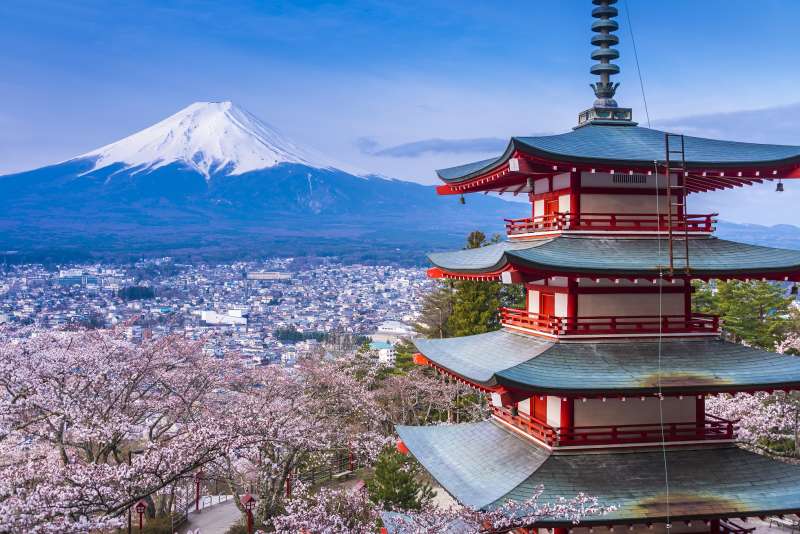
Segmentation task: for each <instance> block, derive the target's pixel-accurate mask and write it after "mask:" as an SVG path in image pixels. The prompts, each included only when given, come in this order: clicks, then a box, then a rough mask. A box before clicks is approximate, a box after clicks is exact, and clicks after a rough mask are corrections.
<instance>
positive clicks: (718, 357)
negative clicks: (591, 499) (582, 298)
mask: <svg viewBox="0 0 800 534" xmlns="http://www.w3.org/2000/svg"><path fill="white" fill-rule="evenodd" d="M415 344H416V346H417V349H418V350H419V351H420V353H421V354H422V355H424V359H423V360H422V361H418V362H417V363H423V364H426V365H430V366H432V367H434V368H436V369H437V370H440V371H443V372H446V373H448V374H450V375H452V376H455V377H457V378H460V379H462V380H464V381H466V382H467V383H469V384H471V385H473V386H474V387H477V388H478V389H483V390H484V391H486V390H487V389H488V390H490V391H492V392H497V393H502V392H507V393H509V394H510V395H511V397H510V398H509V400H516V401H519V400H523V399H525V398H527V397H529V396H531V395H532V394H544V395H554V396H561V397H624V396H628V397H636V396H642V395H653V394H656V393H658V392H659V383H660V384H661V387H660V391H661V392H663V393H665V394H668V395H683V394H685V395H691V394H715V393H734V392H754V391H767V392H771V391H775V390H786V391H790V390H798V389H800V357H796V356H788V355H781V354H775V353H771V352H766V351H763V350H759V349H754V348H751V347H745V346H743V345H738V344H734V343H729V342H725V341H722V340H720V339H717V338H714V339H705V340H687V339H684V340H681V339H671V340H665V341H663V342H662V343H661V344H660V346H659V343H658V342H656V341H653V340H650V341H642V340H639V341H635V340H632V341H623V342H620V341H609V342H580V343H556V342H553V341H548V340H544V339H542V338H536V337H531V336H526V335H523V334H517V333H513V332H510V331H508V330H497V331H494V332H488V333H485V334H478V335H473V336H464V337H457V338H446V339H427V340H426V339H419V340H416V341H415ZM659 350H660V351H661V356H662V369H661V372H660V373H659V372H658V368H657V366H656V365H655V362H656V361H657V358H658V351H659Z"/></svg>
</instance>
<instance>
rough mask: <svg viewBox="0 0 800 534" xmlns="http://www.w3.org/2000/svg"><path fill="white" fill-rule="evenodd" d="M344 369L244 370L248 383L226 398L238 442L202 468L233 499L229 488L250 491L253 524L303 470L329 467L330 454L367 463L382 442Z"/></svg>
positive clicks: (275, 508) (362, 395) (368, 400)
mask: <svg viewBox="0 0 800 534" xmlns="http://www.w3.org/2000/svg"><path fill="white" fill-rule="evenodd" d="M347 363H348V362H347V361H345V360H335V361H332V360H326V359H325V358H320V357H309V358H305V359H302V360H300V361H299V362H298V364H297V365H296V366H295V367H294V368H292V369H284V368H281V367H276V366H268V367H262V368H258V369H256V370H254V371H253V372H252V375H251V377H250V378H251V380H252V381H253V384H251V385H247V386H246V387H243V388H238V389H237V390H235V391H231V392H230V395H229V398H228V405H229V409H228V413H229V414H230V417H231V420H232V421H235V422H236V423H235V424H236V428H235V429H232V433H235V434H236V435H237V436H239V439H238V442H237V445H236V446H232V447H228V448H227V449H226V450H225V451H224V454H222V455H221V456H220V457H219V458H218V459H217V460H215V461H214V462H212V463H211V464H209V466H208V468H209V469H211V470H213V476H216V477H219V478H221V479H222V480H225V481H226V482H227V484H228V486H229V487H230V488H231V493H233V494H234V495H235V494H237V491H236V489H237V488H239V489H242V488H245V489H249V490H251V491H252V493H253V494H254V496H255V497H256V498H257V508H256V510H255V513H254V516H255V520H256V523H257V524H267V523H268V522H269V520H270V518H272V517H274V516H276V515H277V514H278V513H280V512H281V510H282V509H283V507H284V505H285V503H284V501H285V497H286V494H287V493H288V491H287V489H288V488H291V487H292V486H296V485H297V481H296V480H294V477H293V474H294V473H295V472H296V471H297V470H298V469H299V468H300V467H302V466H303V465H306V464H308V463H309V462H313V461H317V462H326V461H329V460H330V457H331V456H332V455H333V454H334V453H335V452H336V451H349V452H350V453H352V454H353V455H354V456H356V457H358V458H361V459H362V461H363V462H365V463H369V462H371V461H372V460H374V458H376V457H377V454H378V453H379V451H380V449H381V448H382V447H383V446H384V445H385V444H386V443H387V440H388V437H386V436H384V435H382V434H381V433H380V432H379V431H378V430H379V428H380V423H381V421H382V414H381V412H380V411H379V410H378V409H377V408H376V405H375V402H374V400H373V397H372V392H371V391H370V390H369V389H368V388H367V387H366V386H365V384H364V383H363V382H361V381H359V380H357V379H356V378H355V377H354V376H353V375H352V374H351V373H348V372H347ZM235 501H236V503H237V506H239V508H240V510H241V511H242V513H244V508H243V507H242V505H241V503H240V502H239V499H238V498H236V499H235Z"/></svg>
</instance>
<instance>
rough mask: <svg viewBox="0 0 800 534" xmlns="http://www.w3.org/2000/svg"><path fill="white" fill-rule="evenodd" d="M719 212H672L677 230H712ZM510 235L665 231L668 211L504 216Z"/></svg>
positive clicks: (673, 222) (674, 226) (667, 224)
mask: <svg viewBox="0 0 800 534" xmlns="http://www.w3.org/2000/svg"><path fill="white" fill-rule="evenodd" d="M717 215H718V214H716V213H709V214H706V215H697V214H690V215H685V216H673V220H672V224H673V229H674V230H676V231H680V232H682V231H684V228H685V229H686V231H688V232H703V233H711V232H713V231H714V224H715V223H716V222H717V220H716V219H715V217H716V216H717ZM505 222H506V233H507V234H508V235H510V236H513V235H519V234H529V233H534V232H546V231H550V232H552V231H560V230H582V231H592V230H594V231H598V232H624V231H631V232H658V231H661V232H665V231H666V230H667V228H668V226H669V221H668V216H667V214H666V213H661V214H659V213H624V214H623V213H580V214H578V215H577V216H573V215H571V214H569V213H553V214H551V215H539V216H537V217H529V218H525V219H505Z"/></svg>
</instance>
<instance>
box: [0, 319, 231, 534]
mask: <svg viewBox="0 0 800 534" xmlns="http://www.w3.org/2000/svg"><path fill="white" fill-rule="evenodd" d="M227 374H228V372H227V369H226V368H225V366H224V365H223V364H222V363H221V362H219V361H218V360H214V359H211V358H206V357H204V356H203V355H202V352H201V351H200V350H199V347H198V346H197V345H195V344H193V343H190V342H187V341H185V340H183V339H177V338H164V339H160V340H156V341H145V342H144V343H143V344H142V345H138V346H137V345H133V344H130V343H128V342H126V341H123V340H122V339H120V338H119V337H117V336H116V335H114V334H113V333H109V332H102V331H84V332H47V333H45V332H38V331H31V332H27V333H26V336H25V337H21V338H20V337H11V336H9V335H4V336H2V339H0V392H2V393H1V394H0V448H2V453H1V454H2V456H0V457H1V458H2V460H0V481H2V482H0V531H14V532H22V531H25V532H86V531H87V530H89V529H91V528H97V529H100V528H107V527H109V526H111V525H113V524H115V523H119V521H120V520H121V519H122V517H123V516H124V514H125V513H126V512H127V511H128V510H129V508H130V507H131V506H132V505H133V504H134V503H135V502H137V501H138V500H139V499H141V498H145V497H148V496H150V495H152V494H154V493H155V492H157V491H158V490H160V489H162V488H164V487H166V486H168V485H170V484H171V483H173V482H174V481H176V480H178V479H180V478H181V477H183V476H186V475H187V474H189V473H191V472H193V471H194V470H195V469H197V468H198V467H200V466H202V465H203V464H204V463H206V462H208V461H210V460H211V459H213V458H215V457H216V456H217V455H218V454H219V452H220V450H221V449H222V448H223V447H225V446H227V445H228V444H229V443H230V436H229V435H228V434H226V429H225V427H224V425H221V424H219V422H215V421H214V419H213V418H210V417H209V416H208V411H207V410H205V409H204V404H205V402H206V399H207V398H208V397H209V395H211V394H212V392H214V391H215V390H216V389H217V388H218V387H220V386H221V385H222V384H224V383H225V382H227V380H228V377H227Z"/></svg>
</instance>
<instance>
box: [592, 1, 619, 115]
mask: <svg viewBox="0 0 800 534" xmlns="http://www.w3.org/2000/svg"><path fill="white" fill-rule="evenodd" d="M616 2H617V0H593V3H594V4H596V5H597V6H598V7H596V8H594V9H593V10H592V16H593V17H594V18H596V19H598V20H596V21H595V22H594V23H593V24H592V31H593V32H597V35H593V36H592V44H593V45H594V46H597V47H599V48H595V49H594V50H592V59H593V60H595V61H599V63H595V64H594V65H592V68H591V70H590V72H591V73H592V74H596V75H598V76H600V81H599V82H598V83H593V84H591V87H592V89H594V94H595V96H596V97H597V100H595V101H594V105H595V106H600V107H606V108H615V107H617V102H616V101H615V100H614V93H615V92H616V91H617V87H618V86H619V84H618V83H614V82H612V81H611V76H612V75H614V74H619V65H616V64H614V63H612V61H613V60H615V59H618V58H619V50H617V49H616V48H612V47H613V46H614V45H616V44H619V37H617V36H616V35H614V34H613V32H615V31H617V30H618V29H619V24H617V21H615V20H613V18H614V17H616V16H617V15H618V14H619V12H618V11H617V8H615V7H613V6H612V5H611V4H615V3H616Z"/></svg>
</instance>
